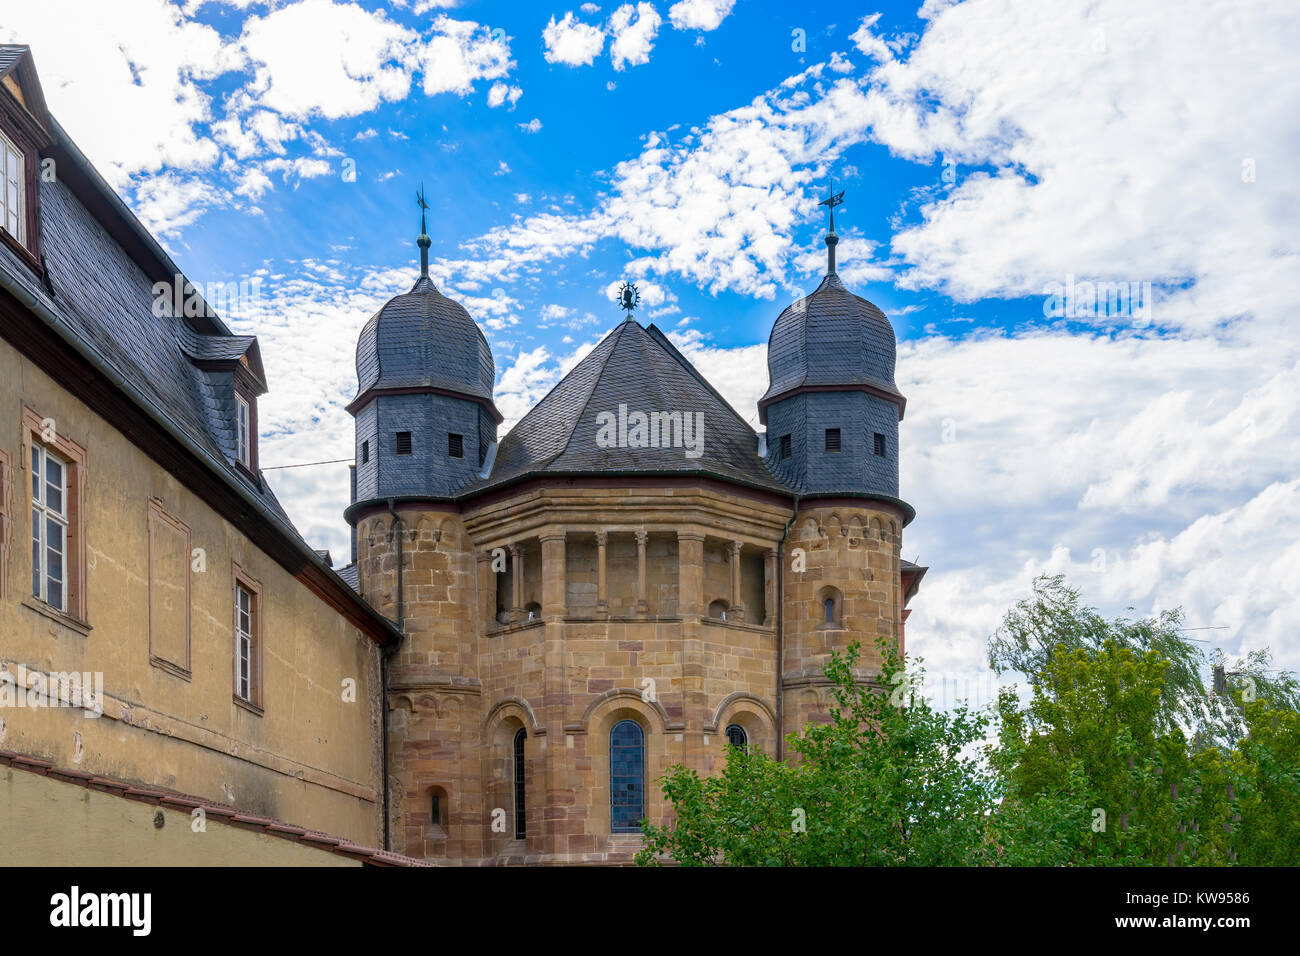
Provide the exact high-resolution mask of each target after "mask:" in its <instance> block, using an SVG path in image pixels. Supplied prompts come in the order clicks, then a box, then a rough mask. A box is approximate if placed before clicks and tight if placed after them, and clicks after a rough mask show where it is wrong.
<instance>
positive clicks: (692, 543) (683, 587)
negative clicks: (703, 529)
mask: <svg viewBox="0 0 1300 956" xmlns="http://www.w3.org/2000/svg"><path fill="white" fill-rule="evenodd" d="M677 606H678V608H679V609H680V613H681V616H682V620H683V621H689V620H691V619H692V618H698V617H700V616H701V615H702V614H703V613H704V535H702V534H699V533H698V532H695V531H678V532H677Z"/></svg>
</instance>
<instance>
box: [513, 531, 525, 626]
mask: <svg viewBox="0 0 1300 956" xmlns="http://www.w3.org/2000/svg"><path fill="white" fill-rule="evenodd" d="M510 576H511V578H512V579H513V583H514V588H513V590H514V593H513V594H512V595H511V596H510V620H512V621H514V622H515V623H518V622H519V621H522V620H523V619H524V547H523V545H521V544H519V543H518V542H516V543H514V544H512V545H511V546H510Z"/></svg>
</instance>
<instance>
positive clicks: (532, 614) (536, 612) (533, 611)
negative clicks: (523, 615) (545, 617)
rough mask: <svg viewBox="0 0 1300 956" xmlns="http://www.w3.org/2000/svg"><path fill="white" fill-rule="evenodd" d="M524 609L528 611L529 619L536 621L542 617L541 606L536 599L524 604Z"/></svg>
mask: <svg viewBox="0 0 1300 956" xmlns="http://www.w3.org/2000/svg"><path fill="white" fill-rule="evenodd" d="M524 610H525V611H527V612H528V620H529V621H537V620H540V619H541V617H542V606H541V605H540V604H538V603H537V602H536V601H533V602H531V603H530V604H527V605H525V606H524Z"/></svg>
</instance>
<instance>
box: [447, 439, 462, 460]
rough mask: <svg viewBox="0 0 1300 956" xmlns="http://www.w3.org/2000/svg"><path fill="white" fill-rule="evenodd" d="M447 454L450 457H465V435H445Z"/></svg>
mask: <svg viewBox="0 0 1300 956" xmlns="http://www.w3.org/2000/svg"><path fill="white" fill-rule="evenodd" d="M447 454H448V456H450V457H452V458H464V457H465V436H464V435H455V434H450V433H449V434H448V435H447Z"/></svg>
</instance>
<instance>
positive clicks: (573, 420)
mask: <svg viewBox="0 0 1300 956" xmlns="http://www.w3.org/2000/svg"><path fill="white" fill-rule="evenodd" d="M625 325H627V323H626V322H620V323H619V324H618V327H617V328H615V329H614V331H612V332H610V333H609V334H608V335H606V336H605V338H603V339H601V340H600V341H599V342H597V343H596V346H595V348H593V349H592V350H591V351H590V352H589V353H587V355H586V356H584V357H583V359H582V361H580V362H578V365H575V366H573V368H571V369H569V371H568V373H567V374H565V375H561V376H560V379H559V381H557V382H556V383H555V384H554V385H552V386H551V388H550V391H548V392H547V393H546V394H545V395H543V396H542V397H541V398H540V399H539V400H538V401H537V404H536V405H534V406H533V407H532V408H530V409H529V410H528V411H527V412H526V413H525V414H524V416H523V418H520V419H519V421H517V422H515V426H514V428H511V429H510V432H513V431H514V430H515V428H518V427H519V426H520V425H522V424H523V423H524V419H525V418H527V417H528V416H529V415H531V414H532V413H533V411H534V409H536V408H538V407H539V406H540V405H541V404H542V402H544V401H546V400H547V399H548V398H550V397H551V394H552V393H553V392H554V391H555V390H556V389H557V388H559V387H560V386H561V385H563V384H564V381H565V379H567V378H568V377H569V376H570V375H572V374H573V373H574V372H576V371H577V370H578V366H579V365H581V364H582V363H583V362H585V361H586V360H587V359H588V358H590V357H591V356H592V355H594V354H595V352H596V349H599V348H600V347H601V346H602V345H604V344H605V342H606V341H607V340H610V339H613V341H612V342H611V343H610V346H609V351H608V352H606V353H605V356H604V358H601V359H600V360H599V361H600V371H599V372H597V373H596V377H595V378H594V379H592V382H591V387H590V388H589V389H587V394H586V396H585V397H584V398H583V400H582V404H581V405H580V406H579V407H578V409H577V413H576V414H574V415H572V416H571V417H570V420H569V424H568V432H567V434H566V435H565V436H564V444H562V445H561V446H560V449H559V451H557V452H556V453H555V454H554V455H551V456H550V457H549V458H547V459H545V460H544V461H542V462H541V463H540V467H541V468H545V467H547V466H548V465H550V464H551V462H553V461H555V459H557V458H559V457H560V456H561V455H563V454H564V453H565V452H566V451H568V450H569V443H570V442H572V441H573V433H574V432H576V431H577V430H578V423H579V422H581V421H582V416H583V413H585V412H586V411H587V405H588V404H589V403H590V402H591V396H593V395H595V394H596V389H597V388H599V387H600V380H601V379H602V378H603V377H604V376H605V367H606V366H607V365H608V364H609V357H610V356H611V355H613V354H614V349H615V348H617V347H618V340H619V339H620V338H621V337H622V335H623V326H625ZM510 432H507V433H506V434H507V435H509V434H510Z"/></svg>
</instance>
